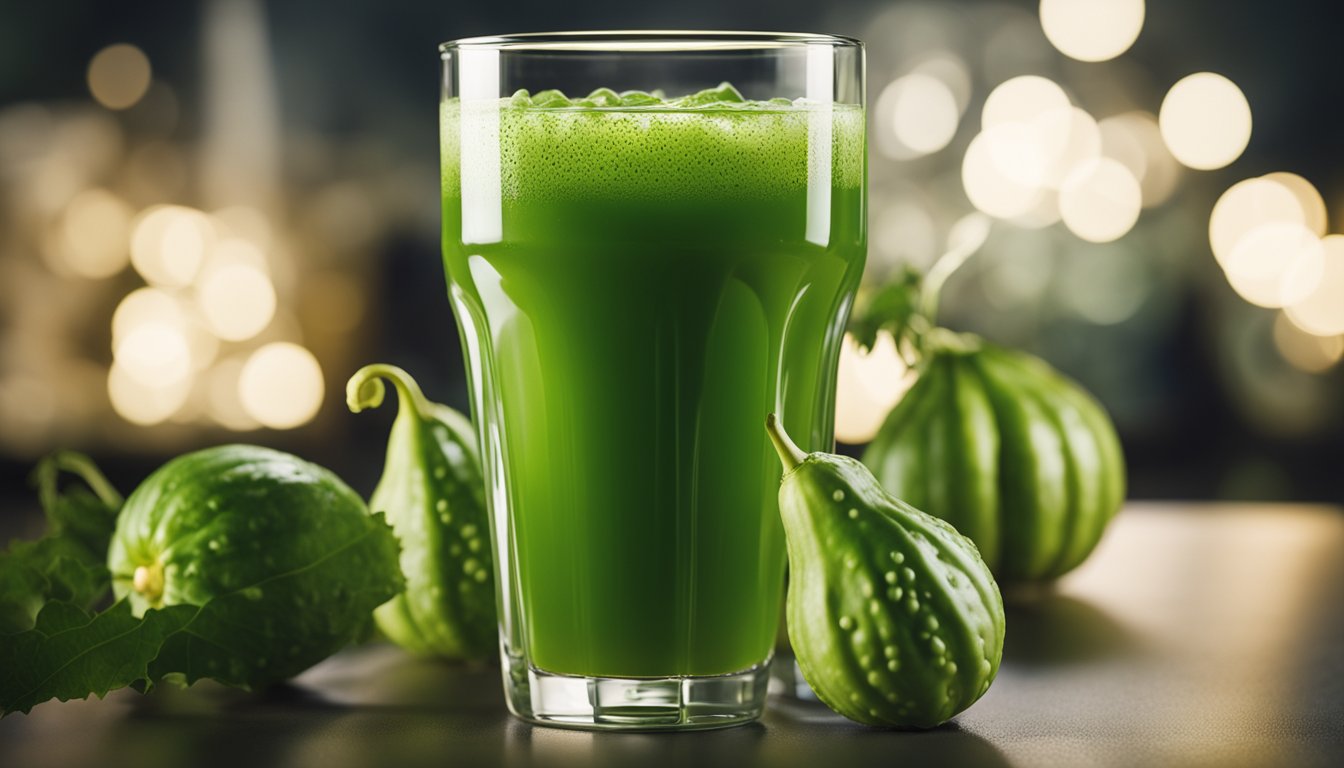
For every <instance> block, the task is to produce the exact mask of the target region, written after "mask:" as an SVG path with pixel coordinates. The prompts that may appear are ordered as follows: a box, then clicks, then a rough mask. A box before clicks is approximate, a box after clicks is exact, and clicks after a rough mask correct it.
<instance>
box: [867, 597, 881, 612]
mask: <svg viewBox="0 0 1344 768" xmlns="http://www.w3.org/2000/svg"><path fill="white" fill-rule="evenodd" d="M868 613H871V614H872V615H874V616H876V615H878V614H880V613H882V604H881V603H879V602H878V601H876V600H869V601H868Z"/></svg>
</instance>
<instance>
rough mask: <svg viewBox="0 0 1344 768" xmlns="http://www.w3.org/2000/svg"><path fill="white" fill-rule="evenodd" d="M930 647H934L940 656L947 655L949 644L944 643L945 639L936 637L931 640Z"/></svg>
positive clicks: (934, 650)
mask: <svg viewBox="0 0 1344 768" xmlns="http://www.w3.org/2000/svg"><path fill="white" fill-rule="evenodd" d="M929 646H930V647H932V648H933V652H934V653H936V654H938V655H939V656H941V655H943V654H945V653H947V643H944V642H943V638H941V637H935V638H933V639H932V640H930V641H929Z"/></svg>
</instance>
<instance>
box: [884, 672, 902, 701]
mask: <svg viewBox="0 0 1344 768" xmlns="http://www.w3.org/2000/svg"><path fill="white" fill-rule="evenodd" d="M893 671H894V670H893ZM900 700H901V697H900V696H897V695H896V692H895V691H887V701H890V702H891V703H892V704H895V703H896V702H898V701H900Z"/></svg>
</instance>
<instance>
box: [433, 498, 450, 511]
mask: <svg viewBox="0 0 1344 768" xmlns="http://www.w3.org/2000/svg"><path fill="white" fill-rule="evenodd" d="M434 509H436V510H438V511H440V512H446V511H448V500H447V499H439V500H438V501H436V502H434Z"/></svg>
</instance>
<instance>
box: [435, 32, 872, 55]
mask: <svg viewBox="0 0 1344 768" xmlns="http://www.w3.org/2000/svg"><path fill="white" fill-rule="evenodd" d="M817 45H828V46H831V47H833V48H855V49H862V48H863V43H862V42H861V41H860V40H858V39H857V38H853V37H844V36H842V35H827V34H819V33H811V32H735V31H727V30H660V29H652V30H597V31H587V32H579V31H576V32H526V33H521V34H513V35H490V36H484V37H464V38H461V39H458V40H449V41H448V42H446V43H441V44H440V45H439V52H440V53H441V54H448V53H451V52H453V51H455V50H463V49H470V50H506V51H519V52H525V53H548V52H581V53H676V52H680V51H688V52H694V51H713V52H720V51H722V52H727V51H747V50H769V49H788V48H804V47H807V46H817Z"/></svg>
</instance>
